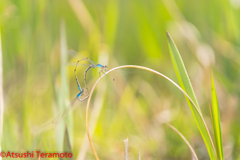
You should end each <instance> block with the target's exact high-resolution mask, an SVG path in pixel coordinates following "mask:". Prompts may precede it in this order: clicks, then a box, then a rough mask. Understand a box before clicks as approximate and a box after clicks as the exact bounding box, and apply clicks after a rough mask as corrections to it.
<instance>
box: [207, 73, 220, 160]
mask: <svg viewBox="0 0 240 160" xmlns="http://www.w3.org/2000/svg"><path fill="white" fill-rule="evenodd" d="M211 79H212V108H211V110H210V111H211V118H212V125H213V134H214V140H215V145H216V146H215V147H216V152H217V156H218V159H220V160H222V159H223V145H222V132H221V124H220V123H221V122H220V113H219V106H218V99H217V93H216V88H215V84H214V80H213V75H212V74H211Z"/></svg>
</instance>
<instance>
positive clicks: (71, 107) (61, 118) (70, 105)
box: [52, 50, 107, 125]
mask: <svg viewBox="0 0 240 160" xmlns="http://www.w3.org/2000/svg"><path fill="white" fill-rule="evenodd" d="M71 52H75V51H72V50H71ZM83 60H88V61H89V62H90V63H91V64H84V65H87V66H88V68H87V69H86V70H85V74H84V83H85V89H86V91H87V93H86V94H87V96H86V97H84V98H83V99H81V98H80V97H81V96H82V95H85V90H84V89H82V88H81V86H80V83H79V81H78V78H77V67H78V64H79V63H80V62H81V61H83ZM90 68H101V71H100V72H99V75H100V76H101V72H102V73H104V72H105V71H107V66H104V65H101V64H96V65H95V64H94V63H93V62H92V61H91V60H90V59H89V58H87V57H84V58H82V59H81V60H78V61H77V63H76V67H75V69H74V73H75V79H76V82H77V85H78V89H79V91H80V92H79V93H78V94H77V96H76V97H75V98H74V99H73V100H72V101H71V103H70V104H69V106H68V107H67V108H66V110H64V111H63V112H62V113H60V114H59V115H58V116H57V117H56V118H55V119H54V120H53V121H52V124H53V125H57V124H59V123H60V122H61V121H62V120H63V118H64V117H66V116H67V115H68V113H69V112H70V111H71V110H72V109H73V105H74V103H75V102H76V100H77V99H78V100H79V101H81V102H82V101H84V100H86V99H87V98H88V95H89V93H88V88H87V83H86V76H87V72H88V70H89V69H90Z"/></svg>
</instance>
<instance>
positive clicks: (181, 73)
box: [167, 33, 217, 160]
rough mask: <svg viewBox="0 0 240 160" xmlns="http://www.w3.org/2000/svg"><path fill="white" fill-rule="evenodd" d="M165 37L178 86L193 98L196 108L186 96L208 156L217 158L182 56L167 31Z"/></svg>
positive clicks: (213, 159)
mask: <svg viewBox="0 0 240 160" xmlns="http://www.w3.org/2000/svg"><path fill="white" fill-rule="evenodd" d="M167 38H168V44H169V50H170V55H171V59H172V63H173V66H174V69H175V72H176V75H177V78H178V81H179V83H180V86H181V87H182V88H183V90H184V91H185V92H186V93H187V94H188V95H189V97H190V98H191V99H192V100H193V102H194V104H195V105H196V107H197V108H195V107H194V106H193V104H192V103H191V102H190V101H189V100H188V99H187V97H186V99H187V102H188V104H189V107H190V109H191V111H192V113H193V116H194V118H195V121H196V123H197V126H198V128H199V131H200V133H201V135H202V138H203V140H204V142H205V145H206V147H207V150H208V153H209V156H210V158H211V159H212V160H215V159H217V157H216V151H215V147H214V144H213V141H212V139H211V136H210V133H209V131H208V128H207V127H206V125H205V123H204V120H203V119H202V118H201V116H202V115H200V114H201V110H200V108H199V105H198V102H197V99H196V96H195V94H194V91H193V88H192V85H191V82H190V79H189V77H188V74H187V71H186V69H185V66H184V63H183V61H182V58H181V56H180V54H179V52H178V49H177V47H176V45H175V43H174V42H173V40H172V38H171V36H170V35H169V34H168V33H167ZM197 109H198V110H197Z"/></svg>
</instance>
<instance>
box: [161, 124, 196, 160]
mask: <svg viewBox="0 0 240 160" xmlns="http://www.w3.org/2000/svg"><path fill="white" fill-rule="evenodd" d="M166 125H167V126H168V127H170V128H171V129H172V130H173V131H174V132H176V133H177V134H178V135H179V136H180V137H181V138H182V139H183V140H184V142H185V143H186V144H187V146H188V148H189V149H190V151H191V153H192V156H193V157H194V158H195V160H198V158H197V154H196V153H195V151H194V149H193V147H192V146H191V145H190V143H189V142H188V141H187V139H186V138H185V137H184V136H183V135H182V133H181V132H179V131H178V130H177V129H176V128H175V127H173V126H172V125H171V124H169V123H166Z"/></svg>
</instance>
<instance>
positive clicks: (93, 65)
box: [70, 50, 108, 94]
mask: <svg viewBox="0 0 240 160" xmlns="http://www.w3.org/2000/svg"><path fill="white" fill-rule="evenodd" d="M70 52H75V51H73V50H70ZM75 53H77V52H75ZM82 57H83V56H82ZM84 60H88V61H89V62H90V63H91V64H82V65H86V66H88V68H87V69H86V70H85V74H84V83H85V89H86V91H87V94H89V93H88V87H87V82H86V77H87V72H88V70H89V69H90V68H100V69H101V70H100V72H99V76H101V72H102V73H103V74H104V72H106V71H107V68H108V66H107V65H105V66H104V65H101V64H95V63H93V61H92V60H90V59H89V58H88V57H84V58H82V59H80V60H78V61H77V63H76V67H75V70H74V72H75V78H76V81H77V84H78V87H79V82H78V78H77V73H76V71H77V67H78V64H79V63H80V62H81V61H84Z"/></svg>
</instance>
